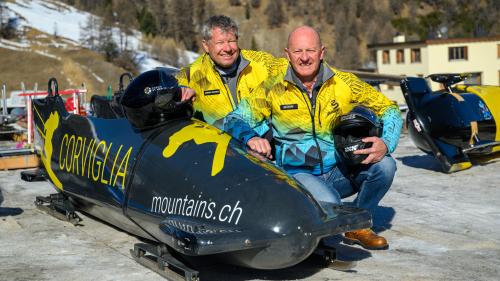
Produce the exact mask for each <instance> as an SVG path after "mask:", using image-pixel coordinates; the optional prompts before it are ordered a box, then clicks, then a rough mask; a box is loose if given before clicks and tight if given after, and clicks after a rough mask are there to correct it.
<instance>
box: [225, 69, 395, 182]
mask: <svg viewBox="0 0 500 281" xmlns="http://www.w3.org/2000/svg"><path fill="white" fill-rule="evenodd" d="M297 80H298V79H297V78H296V76H294V73H293V69H292V67H291V66H288V67H287V70H286V71H282V72H281V74H280V75H278V76H276V77H274V78H273V79H269V81H268V84H266V85H265V86H263V87H260V88H259V89H258V90H257V91H255V93H254V94H253V95H251V96H248V97H245V98H243V99H242V101H241V102H240V105H239V106H238V108H237V110H235V111H234V112H232V113H231V114H230V115H228V116H227V118H226V119H225V124H224V130H225V131H227V132H229V133H230V134H232V135H233V137H235V138H238V139H240V140H241V141H243V142H244V143H246V142H247V141H248V140H249V139H250V138H252V137H254V136H257V135H258V134H257V133H256V132H255V131H254V130H253V129H254V128H256V127H258V126H260V124H261V123H263V122H268V121H270V122H271V124H272V129H273V137H274V140H275V142H276V143H275V145H276V163H277V165H278V166H282V167H283V168H284V169H285V170H287V171H288V172H290V173H292V174H293V173H297V172H307V173H312V174H315V175H319V174H323V173H326V172H328V171H330V170H331V169H332V168H333V167H334V166H335V165H336V156H335V146H334V143H333V136H332V128H333V127H334V126H335V124H336V123H337V122H338V120H339V117H340V116H341V115H344V114H347V113H348V112H349V111H350V110H351V109H352V108H353V106H354V105H357V104H359V105H364V106H366V107H368V108H370V109H371V110H373V111H374V112H375V113H376V114H377V116H378V117H379V118H380V119H381V120H382V122H383V133H382V139H383V141H384V142H385V144H386V145H387V148H388V151H389V152H393V151H394V150H395V148H396V146H397V143H398V141H399V135H400V132H401V127H402V122H403V121H402V118H401V113H400V111H399V108H398V107H397V106H396V105H395V104H394V103H393V102H391V101H390V100H389V99H388V98H387V97H386V96H384V95H383V94H382V93H380V92H378V91H376V90H375V89H374V88H373V87H371V86H370V85H368V84H367V83H365V82H364V81H362V80H360V79H359V78H357V77H356V76H355V75H354V74H352V73H348V72H342V71H338V70H335V69H334V68H331V67H329V66H328V65H327V64H326V63H323V64H322V65H321V68H320V73H319V74H318V77H317V80H316V83H315V86H314V89H313V94H312V97H309V95H308V94H307V91H306V90H305V88H304V87H303V86H302V83H298V82H297Z"/></svg>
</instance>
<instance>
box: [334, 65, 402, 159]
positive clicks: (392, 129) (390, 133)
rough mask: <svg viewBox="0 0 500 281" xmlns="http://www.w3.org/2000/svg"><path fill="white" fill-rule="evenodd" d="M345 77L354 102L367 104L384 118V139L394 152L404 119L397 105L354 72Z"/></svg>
mask: <svg viewBox="0 0 500 281" xmlns="http://www.w3.org/2000/svg"><path fill="white" fill-rule="evenodd" d="M346 75H347V76H348V77H347V79H343V80H344V81H345V82H346V83H347V84H348V86H349V87H350V89H351V95H352V96H351V98H352V101H353V102H354V103H358V104H361V105H365V106H367V107H368V108H370V109H371V110H373V111H374V112H375V113H376V114H377V116H379V118H380V119H381V120H382V123H383V126H384V127H383V131H382V140H383V141H384V143H385V145H386V146H387V150H388V152H389V153H392V152H394V150H396V147H397V145H398V142H399V137H400V134H401V127H402V125H403V119H402V118H401V112H400V110H399V108H398V106H397V105H395V104H394V103H393V102H391V101H390V100H389V99H388V98H387V97H386V96H385V95H384V94H382V93H380V92H379V91H377V90H375V88H373V87H372V86H370V85H369V84H368V83H366V82H364V81H362V80H361V79H359V78H358V77H356V76H355V75H354V74H351V73H348V74H346Z"/></svg>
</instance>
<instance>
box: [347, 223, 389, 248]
mask: <svg viewBox="0 0 500 281" xmlns="http://www.w3.org/2000/svg"><path fill="white" fill-rule="evenodd" d="M344 236H345V238H344V243H346V244H349V245H353V244H358V245H361V247H363V248H365V249H369V250H385V249H387V248H389V244H387V240H385V238H384V237H382V236H380V235H377V234H376V233H375V232H373V231H372V230H371V229H369V228H365V229H360V230H356V231H351V232H346V233H345V234H344Z"/></svg>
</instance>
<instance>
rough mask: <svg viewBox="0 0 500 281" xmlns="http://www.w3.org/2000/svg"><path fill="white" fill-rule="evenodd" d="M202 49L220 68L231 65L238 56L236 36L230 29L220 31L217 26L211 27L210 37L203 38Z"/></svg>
mask: <svg viewBox="0 0 500 281" xmlns="http://www.w3.org/2000/svg"><path fill="white" fill-rule="evenodd" d="M202 44H203V49H205V52H207V53H208V55H209V56H210V58H212V60H213V61H214V62H215V64H217V65H218V66H220V67H222V68H228V67H230V66H232V65H233V63H234V62H235V61H236V59H237V58H238V56H239V48H238V38H236V35H235V34H234V32H232V31H227V32H225V31H222V30H221V29H220V28H218V27H214V28H212V38H211V39H210V40H203V41H202Z"/></svg>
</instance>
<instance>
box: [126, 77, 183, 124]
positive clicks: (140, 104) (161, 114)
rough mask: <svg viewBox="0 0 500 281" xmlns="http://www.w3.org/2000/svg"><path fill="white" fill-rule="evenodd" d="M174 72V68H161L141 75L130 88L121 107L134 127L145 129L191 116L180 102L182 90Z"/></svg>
mask: <svg viewBox="0 0 500 281" xmlns="http://www.w3.org/2000/svg"><path fill="white" fill-rule="evenodd" d="M174 73H175V70H173V69H169V68H157V69H155V70H150V71H147V72H144V73H142V74H140V75H139V76H137V77H136V78H135V79H134V80H133V81H132V82H131V83H130V84H129V85H128V87H127V89H125V92H124V94H123V97H122V99H121V104H122V105H123V109H124V111H125V115H126V116H127V119H128V120H129V121H130V123H132V125H133V126H135V127H136V128H139V129H144V128H149V127H152V126H156V125H159V124H163V123H164V122H165V121H168V120H171V119H173V118H177V117H185V116H189V115H190V109H189V106H188V105H187V104H185V103H180V102H179V101H180V97H181V91H180V87H179V85H178V84H177V80H176V79H175V77H174V76H173V74H174Z"/></svg>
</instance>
